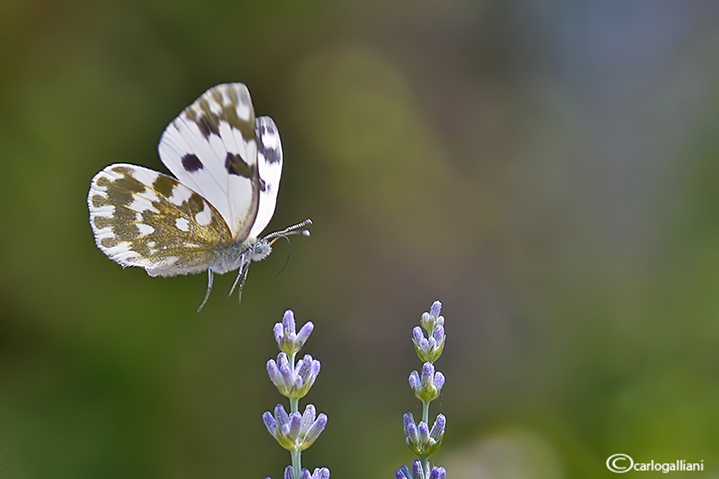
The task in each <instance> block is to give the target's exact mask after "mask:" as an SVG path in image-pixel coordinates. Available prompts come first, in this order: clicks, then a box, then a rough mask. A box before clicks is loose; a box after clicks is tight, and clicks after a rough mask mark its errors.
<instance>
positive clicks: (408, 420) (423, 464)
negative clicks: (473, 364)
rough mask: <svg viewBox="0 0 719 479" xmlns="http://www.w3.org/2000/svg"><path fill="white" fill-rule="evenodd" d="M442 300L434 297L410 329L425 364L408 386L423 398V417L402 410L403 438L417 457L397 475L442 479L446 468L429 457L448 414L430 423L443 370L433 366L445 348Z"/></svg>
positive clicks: (439, 440) (406, 478) (441, 435)
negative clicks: (433, 464)
mask: <svg viewBox="0 0 719 479" xmlns="http://www.w3.org/2000/svg"><path fill="white" fill-rule="evenodd" d="M441 311H442V303H440V302H439V301H435V302H434V303H433V304H432V307H431V308H430V310H429V312H425V313H423V314H422V317H421V319H420V322H419V326H416V327H415V328H414V329H413V330H412V343H413V344H414V350H415V352H416V353H417V357H418V358H419V360H420V361H422V362H423V363H424V364H423V365H422V372H421V373H420V372H417V371H412V373H411V374H410V375H409V387H410V388H411V389H412V391H413V392H414V396H415V397H416V398H417V399H419V400H420V401H421V402H422V420H421V421H420V422H419V424H417V423H416V422H415V419H414V416H413V415H412V413H409V412H408V413H405V415H404V417H403V420H404V431H405V442H406V443H407V446H408V447H409V450H410V451H412V453H413V454H414V455H416V456H417V457H418V459H417V460H415V461H413V462H412V467H411V468H410V467H407V466H402V467H401V468H399V469H397V471H396V472H395V477H396V479H444V477H445V475H446V473H447V471H446V470H445V469H444V468H443V467H437V466H432V465H431V463H430V461H429V457H430V456H431V455H433V454H434V453H435V452H437V450H438V449H439V446H440V445H441V444H442V439H443V438H444V431H445V427H446V425H447V418H446V417H445V416H444V414H438V415H437V417H436V418H435V420H434V423H433V424H432V427H431V428H430V427H429V422H430V421H429V417H430V415H429V406H430V403H431V402H432V401H434V400H435V399H437V398H438V397H439V395H440V394H441V393H442V387H443V386H444V374H442V373H441V372H439V371H436V370H435V367H434V362H435V361H437V360H438V359H439V357H440V356H441V355H442V351H443V350H444V343H445V339H446V336H445V334H444V316H441V315H440V313H441Z"/></svg>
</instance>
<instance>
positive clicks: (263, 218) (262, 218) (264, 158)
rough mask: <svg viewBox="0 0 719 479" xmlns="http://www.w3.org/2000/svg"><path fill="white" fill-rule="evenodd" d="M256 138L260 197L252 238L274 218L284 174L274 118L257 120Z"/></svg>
mask: <svg viewBox="0 0 719 479" xmlns="http://www.w3.org/2000/svg"><path fill="white" fill-rule="evenodd" d="M255 138H256V139H257V168H258V169H259V173H260V198H259V207H258V209H257V217H256V218H255V224H254V225H252V229H251V230H250V237H251V238H256V237H258V236H259V235H260V233H262V231H263V230H264V229H265V227H266V226H267V223H269V222H270V220H271V219H272V215H273V214H274V213H275V204H276V203H277V192H278V191H279V189H280V177H281V176H282V143H280V133H279V132H278V131H277V126H275V122H274V121H272V118H270V117H267V116H262V117H260V118H258V119H257V120H256V121H255Z"/></svg>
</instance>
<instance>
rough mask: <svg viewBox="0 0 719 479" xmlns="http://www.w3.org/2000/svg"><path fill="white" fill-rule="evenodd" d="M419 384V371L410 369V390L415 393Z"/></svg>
mask: <svg viewBox="0 0 719 479" xmlns="http://www.w3.org/2000/svg"><path fill="white" fill-rule="evenodd" d="M419 386H420V380H419V373H418V372H417V371H412V373H411V374H410V375H409V387H411V388H412V391H414V392H415V394H417V391H418V390H419Z"/></svg>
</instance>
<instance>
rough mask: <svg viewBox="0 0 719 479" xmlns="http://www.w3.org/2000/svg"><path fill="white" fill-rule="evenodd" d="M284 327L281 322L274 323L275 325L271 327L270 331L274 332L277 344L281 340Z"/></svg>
mask: <svg viewBox="0 0 719 479" xmlns="http://www.w3.org/2000/svg"><path fill="white" fill-rule="evenodd" d="M283 330H284V328H283V327H282V323H275V327H274V328H272V332H273V333H274V334H275V342H276V343H277V344H278V345H279V344H280V342H281V341H282V337H283V336H284V335H283V334H282V333H283Z"/></svg>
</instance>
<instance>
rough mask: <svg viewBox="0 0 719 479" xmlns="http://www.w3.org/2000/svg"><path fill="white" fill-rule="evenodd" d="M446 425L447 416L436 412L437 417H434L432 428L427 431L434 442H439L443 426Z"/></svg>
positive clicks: (442, 434)
mask: <svg viewBox="0 0 719 479" xmlns="http://www.w3.org/2000/svg"><path fill="white" fill-rule="evenodd" d="M446 425H447V418H445V417H444V414H438V415H437V419H435V421H434V424H433V425H432V430H431V431H430V433H429V435H430V436H431V437H432V439H434V440H435V441H436V442H440V441H441V440H442V436H444V428H445V426H446Z"/></svg>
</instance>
